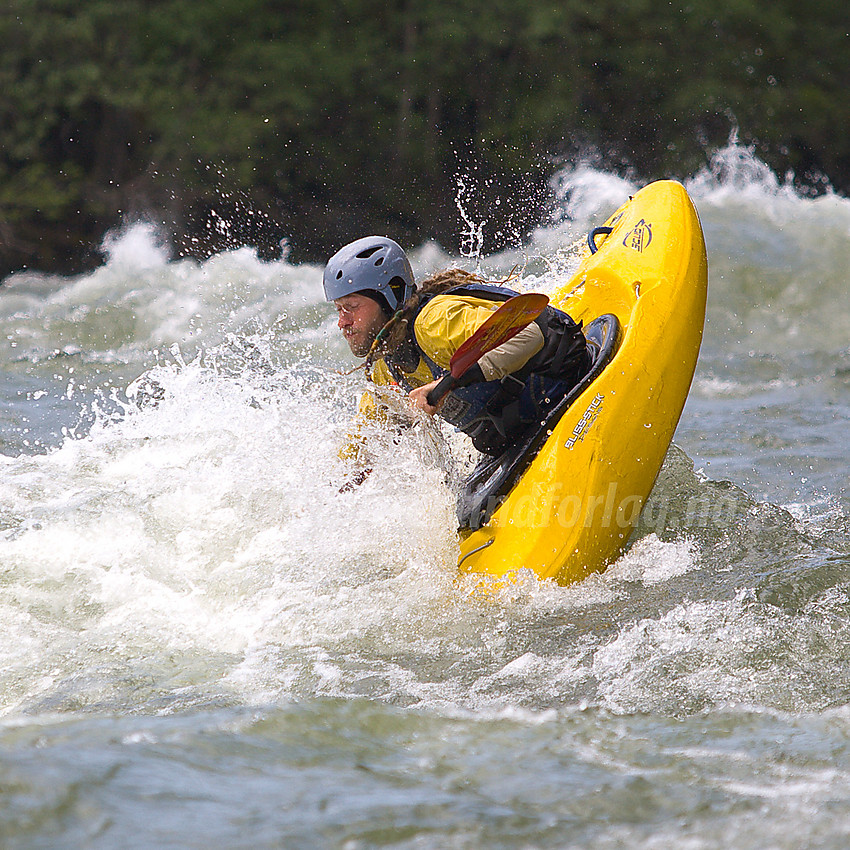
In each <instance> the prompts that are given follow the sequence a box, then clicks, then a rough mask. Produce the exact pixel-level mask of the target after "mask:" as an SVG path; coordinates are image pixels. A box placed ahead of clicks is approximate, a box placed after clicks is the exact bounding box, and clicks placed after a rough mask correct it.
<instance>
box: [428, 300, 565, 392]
mask: <svg viewBox="0 0 850 850" xmlns="http://www.w3.org/2000/svg"><path fill="white" fill-rule="evenodd" d="M548 303H549V299H548V298H547V297H546V296H545V295H543V294H542V293H540V292H526V293H524V294H522V295H514V297H513V298H509V299H508V300H507V301H505V302H504V303H503V304H502V305H501V306H500V307H499V309H498V310H496V311H495V312H494V313H493V315H492V316H490V317H489V318H488V319H487V321H486V322H484V324H483V325H481V327H480V328H478V330H477V331H475V333H474V334H473V335H472V336H471V337H470V338H469V339H468V340H466V342H464V343H463V345H461V346H460V348H458V350H457V351H456V352H455V353H454V354H453V355H452V359H451V360H450V361H449V370H450V371H449V374H448V375H445V376H444V377H443V378H442V379H441V380H440V382H439V383H438V384H437V386H436V387H434V389H432V390H431V392H429V393H428V395H427V396H426V399H427V401H428V404H430V405H431V406H432V407H436V406H437V404H439V402H440V399H441V398H442V397H443V396H444V395H445V394H446V393H448V392H450V391H451V390H452V389H453V388H454V387H455V385H456V384H457V382H458V380H460V378H461V376H462V375H463V373H464V372H466V370H467V369H469V367H470V366H473V365H474V364H475V363H477V362H478V361H479V360H480V359H481V358H482V357H483V356H484V355H485V354H486V353H487V352H488V351H492V350H493V349H494V348H498V347H499V346H500V345H502V343H505V342H507V341H508V340H509V339H511V338H512V337H514V336H516V335H517V334H518V333H519V332H520V331H521V330H522V329H523V328H524V327H525V326H526V325H528V324H530V323H531V322H533V321H534V320H535V319H536V318H537V317H538V316H539V315H540V314H541V313H542V312H543V308H544V307H545V306H546V305H547V304H548Z"/></svg>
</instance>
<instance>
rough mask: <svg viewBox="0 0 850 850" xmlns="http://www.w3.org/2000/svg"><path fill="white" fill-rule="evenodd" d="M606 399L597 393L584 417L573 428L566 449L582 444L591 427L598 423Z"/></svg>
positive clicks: (565, 444) (565, 445)
mask: <svg viewBox="0 0 850 850" xmlns="http://www.w3.org/2000/svg"><path fill="white" fill-rule="evenodd" d="M603 398H605V396H603V395H602V394H601V393H596V395H595V396H594V397H593V401H592V402H590V404H589V405H588V406H587V410H585V411H584V414H583V416H582V417H581V419H579V421H578V422H576V426H575V428H573V435H572V437H570V438H569V440H567V442H566V443H564V447H565V448H567V449H572V448H573V446H575V444H576V443H580V442H581V441H582V440H583V439H584V437H585V435H586V434H587V432H588V431H589V430H590V426H591V425H593V423H594V422H596V417H597V416H599V414H600V412H601V410H602V399H603Z"/></svg>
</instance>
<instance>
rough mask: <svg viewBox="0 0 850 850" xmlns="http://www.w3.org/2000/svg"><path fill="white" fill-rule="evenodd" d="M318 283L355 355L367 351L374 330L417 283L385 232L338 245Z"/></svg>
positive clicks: (409, 293)
mask: <svg viewBox="0 0 850 850" xmlns="http://www.w3.org/2000/svg"><path fill="white" fill-rule="evenodd" d="M322 284H323V286H324V289H325V297H326V298H327V299H328V301H333V303H334V305H335V306H336V308H337V312H338V313H339V327H340V330H342V332H343V334H345V339H346V341H347V342H348V345H349V348H351V351H352V353H353V354H355V355H357V356H358V357H365V356H366V355H367V354H368V353H369V349H370V348H371V346H372V343H373V342H374V340H375V337H376V336H377V334H378V332H379V331H380V330H381V328H382V327H383V326H384V325H385V324H386V322H387V321H388V320H389V318H390V317H391V316H392V314H393V313H395V311H396V310H398V309H399V308H400V307H401V305H402V304H404V302H405V301H406V300H407V299H408V298H409V297H410V295H411V294H412V293H413V292H414V290H415V288H416V285H415V283H414V280H413V270H412V269H411V268H410V261H409V260H408V259H407V256H406V255H405V253H404V251H403V250H402V249H401V247H400V246H399V245H398V244H397V243H396V242H393V240H392V239H387V238H386V237H385V236H367V237H365V238H364V239H358V240H356V241H355V242H351V243H350V244H348V245H346V246H345V247H343V248H340V250H339V251H337V252H336V253H335V254H334V255H333V256H332V257H331V258H330V260H328V264H327V265H326V266H325V273H324V275H323V279H322Z"/></svg>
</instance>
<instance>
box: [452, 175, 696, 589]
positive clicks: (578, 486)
mask: <svg viewBox="0 0 850 850" xmlns="http://www.w3.org/2000/svg"><path fill="white" fill-rule="evenodd" d="M707 290H708V265H707V261H706V252H705V239H704V237H703V232H702V227H701V225H700V221H699V217H698V215H697V212H696V209H695V208H694V205H693V203H692V201H691V199H690V198H689V197H688V194H687V192H686V191H685V189H684V187H683V186H681V185H680V184H679V183H676V182H673V181H670V180H662V181H658V182H655V183H650V184H649V185H647V186H645V187H644V188H643V189H641V190H640V191H639V192H637V193H636V194H635V195H634V196H633V197H632V198H631V199H630V200H629V201H628V202H627V203H625V204H624V205H623V206H622V207H620V208H619V209H618V210H617V211H616V212H615V213H614V214H613V215H612V216H611V217H610V218H609V219H608V221H606V222H605V224H604V225H603V226H601V227H597V228H595V229H594V230H592V231H591V233H590V234H589V235H588V239H587V245H586V246H585V248H584V250H583V256H582V259H581V262H580V265H579V267H578V269H577V271H576V272H575V274H574V275H573V276H572V277H571V278H570V279H569V280H568V281H567V282H566V283H565V284H564V285H563V286H560V287H558V288H557V289H556V290H555V292H554V293H553V294H552V295H551V296H550V300H551V303H552V305H553V306H555V307H558V308H560V309H562V310H564V311H565V312H566V313H568V314H569V315H570V316H572V317H573V318H574V319H576V320H577V321H578V320H581V321H582V323H583V326H584V330H585V335H586V336H587V338H588V342H589V345H590V347H591V349H592V350H593V352H594V358H593V365H592V367H591V370H590V372H589V373H588V375H587V376H586V377H585V378H584V379H583V380H582V381H581V382H580V383H579V385H578V386H576V387H575V388H574V389H573V391H572V392H571V393H570V394H569V395H568V396H567V397H566V398H565V399H563V400H562V402H560V403H559V404H558V406H557V407H556V408H555V409H554V410H552V411H551V413H550V414H548V416H547V418H546V420H545V421H544V422H542V423H541V425H540V427H539V428H538V429H537V430H536V431H534V432H533V433H531V434H529V435H528V436H527V437H526V438H525V439H524V440H523V441H522V442H521V443H520V444H517V445H516V446H513V447H512V448H511V450H510V451H509V452H507V453H505V455H502V456H500V457H498V458H495V459H491V458H485V459H484V460H483V461H482V463H481V464H480V465H479V466H478V467H476V469H475V470H474V472H473V473H472V475H471V476H470V477H469V479H467V481H466V482H465V486H464V490H463V493H462V494H461V497H460V499H459V501H458V520H459V524H460V555H459V558H458V567H459V569H460V570H461V571H463V572H474V573H483V574H486V575H489V576H496V577H500V578H501V577H509V576H510V575H511V574H516V573H517V572H518V571H520V570H531V571H533V572H534V573H535V574H536V575H537V576H538V577H539V578H541V579H553V580H554V581H556V582H558V583H559V584H570V583H572V582H576V581H580V580H581V579H583V578H584V577H586V576H587V575H588V574H590V573H592V572H598V571H600V570H603V569H605V567H606V566H608V565H609V564H610V563H612V562H613V561H614V560H616V558H617V557H619V555H621V554H622V552H623V551H624V550H625V548H626V545H627V543H628V539H629V536H630V534H631V531H632V529H633V528H634V526H635V524H636V523H637V521H638V518H639V517H640V512H641V509H642V508H643V505H644V503H645V502H646V499H647V497H648V496H649V493H650V491H651V490H652V486H653V484H654V483H655V479H656V477H657V476H658V472H659V470H660V469H661V465H662V463H663V462H664V457H665V455H666V453H667V449H668V447H669V445H670V442H671V440H672V439H673V432H674V431H675V429H676V425H677V424H678V421H679V417H680V416H681V414H682V408H683V407H684V404H685V399H686V398H687V395H688V391H689V389H690V385H691V381H692V379H693V375H694V369H695V368H696V362H697V355H698V354H699V348H700V343H701V341H702V332H703V325H704V323H705V303H706V295H707Z"/></svg>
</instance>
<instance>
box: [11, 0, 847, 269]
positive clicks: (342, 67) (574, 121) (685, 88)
mask: <svg viewBox="0 0 850 850" xmlns="http://www.w3.org/2000/svg"><path fill="white" fill-rule="evenodd" d="M0 45H2V50H0V252H2V257H0V274H6V273H8V272H9V271H12V270H15V269H20V268H23V267H32V268H38V269H40V270H43V271H50V270H52V271H61V272H66V273H67V272H71V271H75V270H79V269H81V268H84V267H86V266H90V265H92V264H94V263H97V262H99V260H100V257H99V255H98V253H97V249H98V246H99V244H100V241H101V239H102V237H103V234H104V233H105V232H106V231H107V230H108V229H110V228H114V227H116V226H118V225H120V224H121V223H122V222H126V221H128V220H133V219H134V218H139V217H145V218H147V219H149V220H153V221H156V222H158V223H160V224H162V225H163V226H164V229H165V230H166V232H168V233H169V234H171V238H172V240H173V242H174V247H175V250H176V251H177V252H178V253H180V254H194V255H198V256H205V255H207V254H209V253H211V252H214V251H217V250H221V249H222V248H227V247H234V246H236V245H241V244H249V245H254V246H256V247H257V248H258V250H259V251H260V253H261V255H262V256H266V257H273V256H276V255H277V254H278V253H279V251H280V242H281V240H282V239H285V240H286V241H287V243H288V245H289V246H290V249H291V252H292V254H291V255H292V257H293V259H296V260H303V259H322V258H324V257H326V256H327V255H328V254H330V253H331V252H332V251H333V250H335V249H336V248H337V247H339V245H341V244H342V243H344V242H345V241H347V240H349V239H353V238H355V237H357V236H361V235H364V234H365V233H367V232H376V233H386V234H389V235H393V236H394V237H395V238H397V239H399V240H400V241H402V242H403V243H404V244H407V245H413V244H418V243H420V242H422V241H423V240H425V239H428V238H433V239H436V240H437V241H439V242H440V243H441V244H443V245H444V246H445V247H446V248H447V249H449V250H456V249H457V247H458V245H459V233H460V224H459V218H458V210H457V207H456V199H457V195H458V178H462V179H463V181H464V184H465V186H466V187H467V200H466V203H467V204H468V205H469V206H470V207H471V208H470V209H469V212H470V213H471V214H472V215H473V216H478V217H479V219H486V220H487V222H488V237H487V245H486V247H487V248H488V249H489V250H495V249H497V248H499V247H502V246H504V245H508V244H515V243H517V242H518V241H520V240H521V239H522V238H523V237H524V236H525V235H526V234H527V233H528V230H529V229H530V228H531V227H533V226H535V225H536V224H538V223H540V222H541V221H544V220H545V215H546V212H547V205H548V204H549V202H550V198H549V195H548V189H547V185H548V183H547V181H548V179H549V178H550V177H551V176H552V174H553V173H554V171H555V170H556V169H557V167H558V164H559V163H563V162H568V161H571V160H575V159H577V158H585V159H590V160H591V161H593V162H595V163H596V164H597V165H599V166H600V167H604V168H608V169H611V170H613V171H616V172H618V173H627V174H629V175H630V176H633V177H635V178H637V179H645V180H648V179H653V178H657V177H664V176H674V177H680V178H681V177H684V176H687V175H688V174H691V173H693V172H694V171H695V170H696V169H698V168H699V167H700V166H701V165H703V164H704V163H705V162H706V160H707V157H708V154H709V153H710V152H711V150H713V149H714V148H716V147H718V146H721V145H723V144H724V143H725V142H726V140H727V139H728V137H729V135H730V132H732V131H733V130H736V129H737V130H738V131H739V135H740V139H741V141H743V142H745V143H748V144H751V145H754V146H755V148H756V150H757V152H758V155H759V156H760V157H761V158H762V159H764V160H765V161H766V162H767V163H768V164H770V165H771V167H773V168H774V169H775V170H776V171H777V172H778V173H780V174H784V173H785V172H786V171H793V173H794V179H795V181H796V182H797V184H798V185H799V186H804V187H807V188H808V189H810V190H811V191H813V192H814V191H822V190H823V189H824V188H825V187H826V186H827V185H831V186H833V187H834V188H835V189H836V190H838V191H840V192H842V193H846V192H847V190H848V189H850V136H848V134H846V133H844V132H843V130H844V128H846V127H847V126H850V121H848V117H850V115H848V113H850V98H848V97H847V96H846V92H847V89H848V85H849V84H850V15H848V13H847V10H846V8H845V7H843V6H842V5H841V4H840V3H834V2H832V0H829V2H827V0H809V2H807V3H806V4H804V5H803V6H799V4H798V3H796V2H792V1H791V0H774V2H773V3H771V4H764V3H758V2H756V0H726V2H724V3H722V4H721V3H717V2H708V0H692V2H690V3H685V4H683V3H680V2H672V3H657V2H650V0H618V2H616V3H614V2H611V0H593V2H591V0H558V2H555V0H490V2H488V3H481V2H478V0H475V2H473V0H418V2H413V0H381V2H377V0H297V2H296V0H217V2H215V3H212V2H207V0H6V2H5V3H4V4H3V10H2V11H0Z"/></svg>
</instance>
